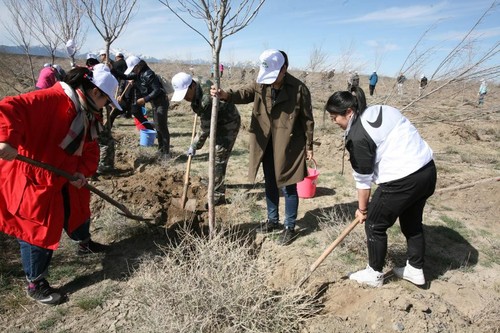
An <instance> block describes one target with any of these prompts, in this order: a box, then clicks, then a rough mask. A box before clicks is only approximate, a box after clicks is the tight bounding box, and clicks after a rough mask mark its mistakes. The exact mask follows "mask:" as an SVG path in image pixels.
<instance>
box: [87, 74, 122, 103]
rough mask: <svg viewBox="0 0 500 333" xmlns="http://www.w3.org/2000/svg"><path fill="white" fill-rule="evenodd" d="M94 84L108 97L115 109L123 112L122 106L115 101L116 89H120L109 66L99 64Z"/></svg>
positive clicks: (93, 80)
mask: <svg viewBox="0 0 500 333" xmlns="http://www.w3.org/2000/svg"><path fill="white" fill-rule="evenodd" d="M92 72H93V77H92V83H93V84H94V85H95V86H96V87H97V88H99V89H100V90H101V91H102V92H103V93H105V94H106V96H108V98H109V99H110V100H111V102H112V103H113V105H114V106H115V108H117V109H118V110H120V111H121V110H122V107H121V106H120V104H118V101H117V100H116V99H115V93H116V89H118V81H117V80H116V79H115V77H114V76H113V75H112V74H111V72H110V70H109V68H108V66H106V65H104V64H98V65H95V66H94V70H93V71H92Z"/></svg>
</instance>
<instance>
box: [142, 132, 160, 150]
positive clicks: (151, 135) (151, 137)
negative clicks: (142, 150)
mask: <svg viewBox="0 0 500 333" xmlns="http://www.w3.org/2000/svg"><path fill="white" fill-rule="evenodd" d="M155 139H156V131H155V130H150V129H141V131H140V140H139V144H140V145H141V146H146V147H151V146H152V145H154V143H155Z"/></svg>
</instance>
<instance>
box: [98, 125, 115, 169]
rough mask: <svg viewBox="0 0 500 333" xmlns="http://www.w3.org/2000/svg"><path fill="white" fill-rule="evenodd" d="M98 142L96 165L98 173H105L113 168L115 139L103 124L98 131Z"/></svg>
mask: <svg viewBox="0 0 500 333" xmlns="http://www.w3.org/2000/svg"><path fill="white" fill-rule="evenodd" d="M97 142H98V143H99V151H100V158H99V166H98V167H97V172H98V173H106V172H109V171H112V170H113V169H114V168H115V140H114V139H113V136H112V135H111V129H110V128H109V127H108V126H104V129H103V130H102V132H101V133H99V138H98V139H97Z"/></svg>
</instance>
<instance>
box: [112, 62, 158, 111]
mask: <svg viewBox="0 0 500 333" xmlns="http://www.w3.org/2000/svg"><path fill="white" fill-rule="evenodd" d="M141 62H142V61H141ZM139 65H141V63H139ZM139 65H138V66H139ZM111 72H112V74H113V75H116V76H117V77H119V78H120V79H122V80H134V88H135V89H134V90H135V92H136V94H137V95H136V98H135V100H137V99H139V98H144V101H145V102H146V103H147V102H152V103H153V104H156V105H159V104H161V103H162V102H163V101H164V100H166V99H167V94H166V92H165V90H164V89H163V85H162V84H161V82H160V79H159V78H158V77H157V76H156V74H155V72H153V71H152V70H151V68H149V67H148V65H146V63H144V64H142V68H141V71H140V72H139V74H136V73H130V74H128V75H124V74H121V73H119V72H118V71H116V70H115V69H113V70H112V71H111Z"/></svg>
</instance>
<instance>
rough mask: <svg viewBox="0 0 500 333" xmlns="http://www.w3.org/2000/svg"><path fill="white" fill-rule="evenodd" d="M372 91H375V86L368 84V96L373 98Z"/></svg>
mask: <svg viewBox="0 0 500 333" xmlns="http://www.w3.org/2000/svg"><path fill="white" fill-rule="evenodd" d="M374 91H375V86H374V85H372V84H370V96H373V92H374Z"/></svg>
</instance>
